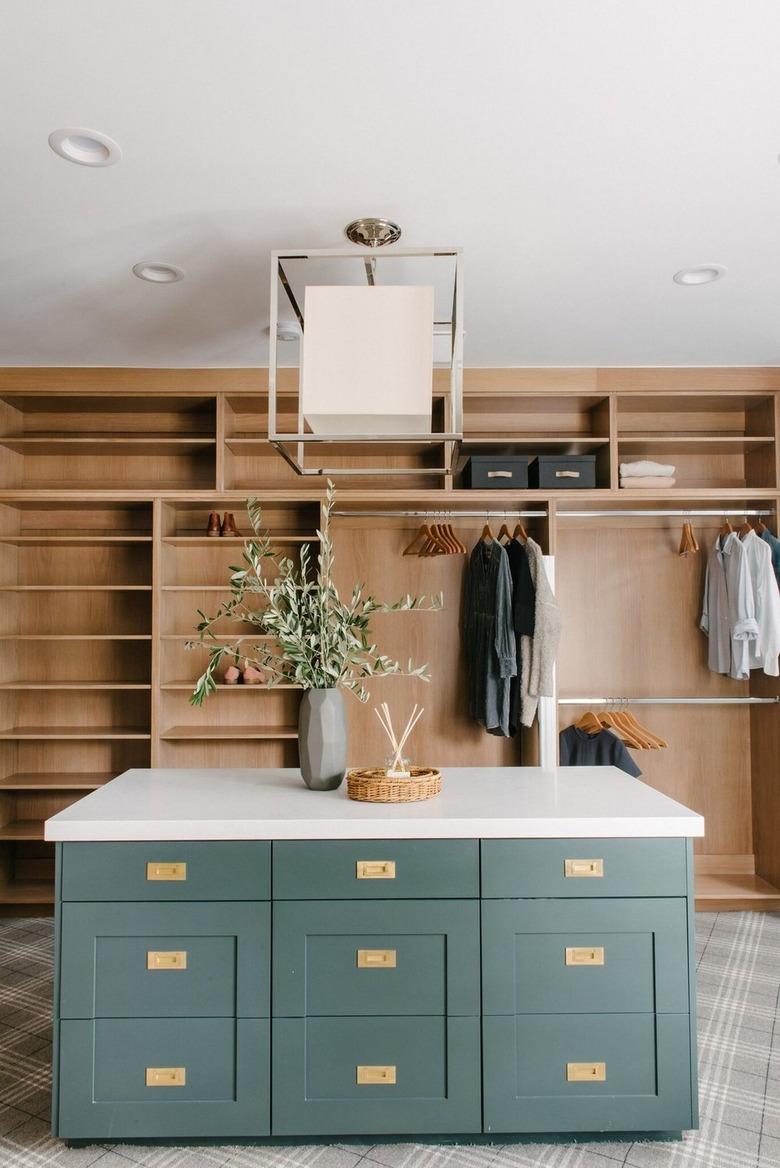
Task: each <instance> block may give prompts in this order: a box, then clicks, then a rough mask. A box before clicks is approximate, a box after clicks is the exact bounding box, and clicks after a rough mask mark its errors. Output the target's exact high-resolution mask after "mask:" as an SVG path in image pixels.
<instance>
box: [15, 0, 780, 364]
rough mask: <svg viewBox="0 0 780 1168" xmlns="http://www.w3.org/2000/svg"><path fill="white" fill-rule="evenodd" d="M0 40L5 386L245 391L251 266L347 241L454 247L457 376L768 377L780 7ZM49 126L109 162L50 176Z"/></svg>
mask: <svg viewBox="0 0 780 1168" xmlns="http://www.w3.org/2000/svg"><path fill="white" fill-rule="evenodd" d="M2 16H3V20H2V26H3V27H2V39H1V41H0V101H1V102H2V110H3V115H2V118H0V148H1V149H2V155H1V156H0V158H1V164H0V165H1V170H0V210H1V211H2V221H1V223H0V364H4V365H139V366H155V365H172V366H177V365H181V366H201V365H218V366H219V365H237V366H241V365H257V364H264V363H265V362H266V360H267V338H266V337H265V335H264V332H263V330H264V327H265V326H266V325H267V323H268V283H269V252H270V250H271V249H272V248H275V247H276V248H281V247H288V246H308V247H315V246H319V247H323V246H329V245H332V244H340V243H341V242H342V236H341V232H342V229H343V226H344V224H345V223H347V222H348V221H349V220H350V219H351V218H354V217H355V216H356V215H366V214H385V215H389V216H390V217H392V218H395V219H397V220H398V222H400V223H401V224H402V226H403V229H404V238H403V242H404V243H406V244H409V245H420V246H425V245H428V244H442V245H451V244H457V245H461V246H462V247H463V248H464V250H465V265H466V267H465V291H466V329H467V336H466V361H467V364H469V365H472V366H474V365H476V366H479V365H610V364H636V365H643V364H705V365H731V364H734V365H740V364H747V365H764V364H780V328H779V327H778V325H779V324H780V320H779V317H778V309H779V308H780V253H779V249H778V244H779V243H780V164H778V152H780V66H779V65H778V46H780V4H778V3H777V0H741V2H740V3H735V2H734V0H384V2H383V3H378V2H377V0H280V2H272V0H67V3H63V2H62V0H3V4H2ZM60 126H86V127H89V128H93V129H98V130H102V131H104V132H105V133H107V134H109V135H111V136H112V137H114V138H115V139H116V140H117V141H118V142H119V143H120V145H121V147H122V149H123V152H124V157H123V160H122V161H121V163H120V164H119V165H117V166H112V167H107V168H104V169H89V168H87V167H82V166H74V165H72V164H69V163H67V162H64V161H63V160H62V159H61V158H59V157H57V156H56V155H55V154H54V153H53V152H52V151H51V150H50V149H49V147H48V144H47V138H48V135H49V133H50V132H51V131H52V130H53V129H56V128H57V127H60ZM144 259H160V260H167V261H170V262H172V263H175V264H178V265H180V266H182V267H183V268H184V269H185V271H186V278H185V279H184V280H183V281H182V282H181V283H178V284H173V285H168V286H158V285H152V284H146V283H143V282H142V281H139V280H138V279H136V278H135V277H134V276H133V275H132V274H131V268H132V266H133V264H134V263H136V262H137V261H139V260H144ZM712 262H717V263H720V264H724V265H725V266H726V267H727V269H728V274H727V276H726V278H725V279H723V280H721V281H719V282H718V283H715V284H712V285H708V286H705V287H698V288H682V287H679V286H677V285H676V284H674V283H673V282H672V275H673V273H674V272H675V271H676V270H677V269H678V268H681V267H683V266H688V265H697V264H705V263H712Z"/></svg>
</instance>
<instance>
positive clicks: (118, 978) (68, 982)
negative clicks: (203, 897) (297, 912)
mask: <svg viewBox="0 0 780 1168" xmlns="http://www.w3.org/2000/svg"><path fill="white" fill-rule="evenodd" d="M270 915H271V913H270V905H269V904H264V903H252V902H251V901H244V902H239V903H238V904H219V903H189V904H121V903H120V904H114V905H109V904H105V903H99V904H85V903H80V904H64V905H63V906H62V955H61V977H60V985H61V1000H60V1016H61V1017H62V1018H92V1017H95V1018H166V1017H167V1018H197V1017H206V1018H208V1017H210V1018H219V1017H228V1018H230V1017H234V1016H238V1017H251V1018H260V1017H267V1016H268V1013H269V986H270Z"/></svg>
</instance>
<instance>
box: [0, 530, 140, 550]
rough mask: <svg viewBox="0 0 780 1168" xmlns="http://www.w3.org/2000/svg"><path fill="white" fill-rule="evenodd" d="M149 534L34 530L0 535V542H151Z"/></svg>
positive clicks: (88, 544)
mask: <svg viewBox="0 0 780 1168" xmlns="http://www.w3.org/2000/svg"><path fill="white" fill-rule="evenodd" d="M151 542H152V537H151V534H150V535H137V534H135V533H132V532H128V533H126V534H118V533H116V532H108V531H105V532H77V531H68V532H66V531H51V532H50V531H36V532H24V533H17V534H9V535H0V544H3V543H5V544H11V545H13V546H14V547H48V545H49V544H56V545H57V546H59V547H92V546H93V545H95V544H96V545H98V546H100V545H102V544H122V543H151Z"/></svg>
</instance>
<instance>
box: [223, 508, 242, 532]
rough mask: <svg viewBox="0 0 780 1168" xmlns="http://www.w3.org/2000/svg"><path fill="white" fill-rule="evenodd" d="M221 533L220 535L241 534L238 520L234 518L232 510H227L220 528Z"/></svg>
mask: <svg viewBox="0 0 780 1168" xmlns="http://www.w3.org/2000/svg"><path fill="white" fill-rule="evenodd" d="M219 534H220V535H233V536H236V535H240V534H241V533H240V532H239V530H238V528H237V527H236V521H235V519H234V518H233V512H232V511H226V512H225V518H224V519H223V520H222V527H221V528H220V532H219Z"/></svg>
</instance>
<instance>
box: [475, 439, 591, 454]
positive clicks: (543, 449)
mask: <svg viewBox="0 0 780 1168" xmlns="http://www.w3.org/2000/svg"><path fill="white" fill-rule="evenodd" d="M608 445H609V435H608V434H604V435H600V436H598V437H596V436H595V435H582V434H571V435H568V434H545V435H539V436H537V437H535V436H533V435H526V434H524V435H522V437H517V436H516V435H514V434H469V435H468V436H466V435H464V437H463V442H462V444H461V446H462V448H463V449H466V448H469V449H471V448H474V447H478V446H491V447H494V446H505V447H516V448H517V449H522V450H525V449H527V448H533V449H538V451H539V453H540V454H552V453H559V452H561V453H563V452H566V453H570V454H576V453H584V452H587V451H589V450H599V449H600V448H601V447H602V446H608Z"/></svg>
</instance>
